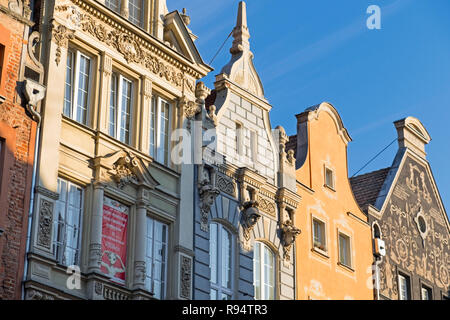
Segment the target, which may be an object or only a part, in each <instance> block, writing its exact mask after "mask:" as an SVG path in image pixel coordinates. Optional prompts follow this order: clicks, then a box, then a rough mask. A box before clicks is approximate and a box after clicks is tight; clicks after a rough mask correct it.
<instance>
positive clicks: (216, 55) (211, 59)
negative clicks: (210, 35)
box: [208, 30, 233, 65]
mask: <svg viewBox="0 0 450 320" xmlns="http://www.w3.org/2000/svg"><path fill="white" fill-rule="evenodd" d="M232 34H233V30H231V32H230V34H229V35H228V37H227V38H226V39H225V41H224V42H223V43H222V45H221V46H220V48H219V50H217V52H216V54H215V55H214V57H213V58H212V59H211V61H210V62H209V63H208V64H209V65H211V63H212V62H213V61H214V59H215V58H216V57H217V55H218V54H219V52H220V50H222V48H223V46H224V45H225V43H226V42H227V40H228V38H229V37H230V36H231V35H232Z"/></svg>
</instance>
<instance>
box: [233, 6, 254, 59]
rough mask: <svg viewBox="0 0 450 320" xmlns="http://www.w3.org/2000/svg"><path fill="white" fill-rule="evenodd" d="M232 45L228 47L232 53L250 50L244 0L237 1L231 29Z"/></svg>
mask: <svg viewBox="0 0 450 320" xmlns="http://www.w3.org/2000/svg"><path fill="white" fill-rule="evenodd" d="M233 38H234V41H233V46H232V47H231V49H230V52H231V53H232V54H235V53H239V52H242V51H244V50H246V51H249V50H250V42H249V41H248V39H249V38H250V33H249V31H248V27H247V8H246V4H245V2H244V1H241V2H239V9H238V15H237V19H236V26H235V27H234V29H233Z"/></svg>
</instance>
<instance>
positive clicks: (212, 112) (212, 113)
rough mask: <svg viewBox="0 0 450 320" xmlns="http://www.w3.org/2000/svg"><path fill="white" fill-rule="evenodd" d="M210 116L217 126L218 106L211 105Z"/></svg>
mask: <svg viewBox="0 0 450 320" xmlns="http://www.w3.org/2000/svg"><path fill="white" fill-rule="evenodd" d="M208 118H209V119H210V120H211V121H212V123H213V124H214V126H217V115H216V106H215V105H211V106H209V111H208Z"/></svg>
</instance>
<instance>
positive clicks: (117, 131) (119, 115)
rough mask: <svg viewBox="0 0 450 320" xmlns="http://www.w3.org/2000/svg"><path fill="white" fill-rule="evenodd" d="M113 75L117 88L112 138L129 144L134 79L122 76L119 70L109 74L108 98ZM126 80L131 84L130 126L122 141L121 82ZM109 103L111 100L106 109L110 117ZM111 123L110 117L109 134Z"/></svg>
mask: <svg viewBox="0 0 450 320" xmlns="http://www.w3.org/2000/svg"><path fill="white" fill-rule="evenodd" d="M114 77H116V79H117V90H116V92H115V101H116V106H115V108H116V112H115V117H116V118H115V119H114V122H113V123H114V127H115V130H114V131H115V132H114V134H113V135H112V136H113V137H114V138H116V139H117V140H119V141H121V142H123V143H125V144H130V143H131V141H132V137H133V116H134V81H133V80H131V79H129V78H127V77H125V76H123V75H122V74H121V73H119V72H113V73H112V75H111V85H110V88H109V94H110V100H111V90H112V85H113V80H114ZM124 81H125V82H128V83H130V84H131V89H130V90H131V92H130V97H129V98H130V127H129V130H128V141H123V140H121V138H120V133H121V128H122V111H123V110H122V107H123V99H124V97H123V93H122V90H123V82H124ZM111 103H112V101H109V109H108V115H109V117H111ZM110 124H111V118H110V119H109V123H108V132H109V134H111V130H110V128H109V126H110Z"/></svg>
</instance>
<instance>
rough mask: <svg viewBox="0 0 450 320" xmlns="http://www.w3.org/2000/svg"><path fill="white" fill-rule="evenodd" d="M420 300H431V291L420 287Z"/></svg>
mask: <svg viewBox="0 0 450 320" xmlns="http://www.w3.org/2000/svg"><path fill="white" fill-rule="evenodd" d="M421 289H422V290H421V293H422V300H433V295H432V291H431V289H430V288H428V287H426V286H422V288H421Z"/></svg>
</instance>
